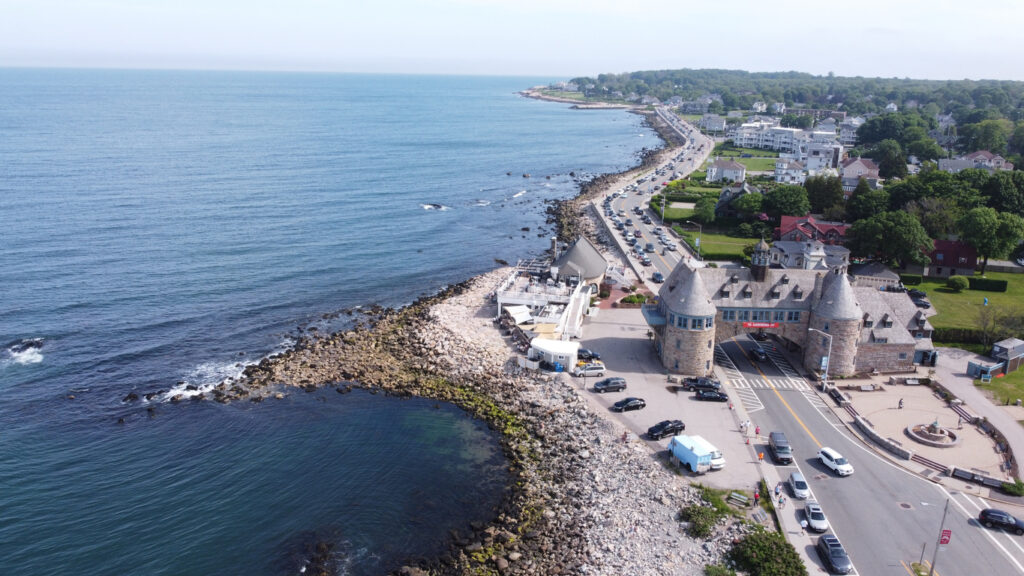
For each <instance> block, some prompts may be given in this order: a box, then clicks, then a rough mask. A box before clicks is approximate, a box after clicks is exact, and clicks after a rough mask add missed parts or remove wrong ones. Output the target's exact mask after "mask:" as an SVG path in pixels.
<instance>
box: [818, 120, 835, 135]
mask: <svg viewBox="0 0 1024 576" xmlns="http://www.w3.org/2000/svg"><path fill="white" fill-rule="evenodd" d="M836 129H837V123H836V119H835V118H833V117H831V116H829V117H827V118H824V119H822V120H821V121H819V122H818V123H817V124H815V125H814V130H815V131H816V132H831V133H832V134H833V135H834V134H835V133H836Z"/></svg>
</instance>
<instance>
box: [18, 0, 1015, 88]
mask: <svg viewBox="0 0 1024 576" xmlns="http://www.w3.org/2000/svg"><path fill="white" fill-rule="evenodd" d="M1021 22H1024V2H1021V1H1020V0H989V1H988V2H984V3H980V2H979V3H970V2H963V1H962V0H960V1H958V2H954V1H950V0H930V1H922V0H885V1H880V0H864V1H862V2H849V3H833V2H822V1H821V0H809V1H804V0H800V1H797V0H767V1H766V0H758V1H753V0H733V1H731V2H701V3H696V2H692V1H690V0H671V1H668V0H644V1H643V2H627V1H623V0H618V1H612V0H288V1H274V2H272V1H269V0H245V1H241V0H74V1H71V0H0V66H65V67H128V68H199V69H246V70H317V71H338V72H396V73H442V74H500V75H529V76H552V77H564V78H570V77H574V76H582V75H596V74H599V73H603V72H628V71H634V70H650V69H662V68H736V69H743V70H751V71H778V70H798V71H802V72H811V73H815V74H825V73H828V72H830V71H831V72H834V73H835V74H837V75H842V76H883V77H892V76H896V77H912V78H934V79H961V78H975V79H977V78H997V79H1010V80H1024V66H1020V65H1018V59H1019V55H1020V53H1021V52H1022V48H1024V40H1022V39H1021V38H1022V37H1024V34H1020V33H1019V31H1018V30H1016V29H1015V28H1017V27H1018V26H1019V25H1020V23H1021Z"/></svg>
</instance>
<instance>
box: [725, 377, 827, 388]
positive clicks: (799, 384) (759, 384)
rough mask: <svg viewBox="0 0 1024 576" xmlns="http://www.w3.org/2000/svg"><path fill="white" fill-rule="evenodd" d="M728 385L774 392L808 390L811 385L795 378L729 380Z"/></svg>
mask: <svg viewBox="0 0 1024 576" xmlns="http://www.w3.org/2000/svg"><path fill="white" fill-rule="evenodd" d="M729 384H731V385H732V387H733V388H753V389H772V388H774V389H776V390H800V391H804V390H810V389H811V385H810V384H808V383H807V381H806V380H803V379H801V380H796V379H795V378H782V377H779V378H750V379H747V378H730V379H729Z"/></svg>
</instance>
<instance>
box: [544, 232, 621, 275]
mask: <svg viewBox="0 0 1024 576" xmlns="http://www.w3.org/2000/svg"><path fill="white" fill-rule="evenodd" d="M552 266H554V267H557V268H558V274H559V276H574V275H580V276H582V277H583V278H584V279H591V278H597V277H599V276H601V275H602V274H604V273H605V270H607V268H608V262H607V261H606V260H605V259H604V256H603V255H602V254H601V252H600V251H599V250H598V249H597V247H596V246H594V245H593V244H591V243H590V240H587V238H586V237H585V236H580V237H579V239H577V240H576V242H575V243H573V245H572V246H570V247H569V249H568V250H566V251H565V253H564V254H562V255H561V256H559V257H558V258H557V259H556V260H555V261H554V263H552Z"/></svg>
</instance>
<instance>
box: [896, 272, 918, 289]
mask: <svg viewBox="0 0 1024 576" xmlns="http://www.w3.org/2000/svg"><path fill="white" fill-rule="evenodd" d="M921 280H922V278H921V275H920V274H900V282H903V285H904V286H917V285H919V284H921Z"/></svg>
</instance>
